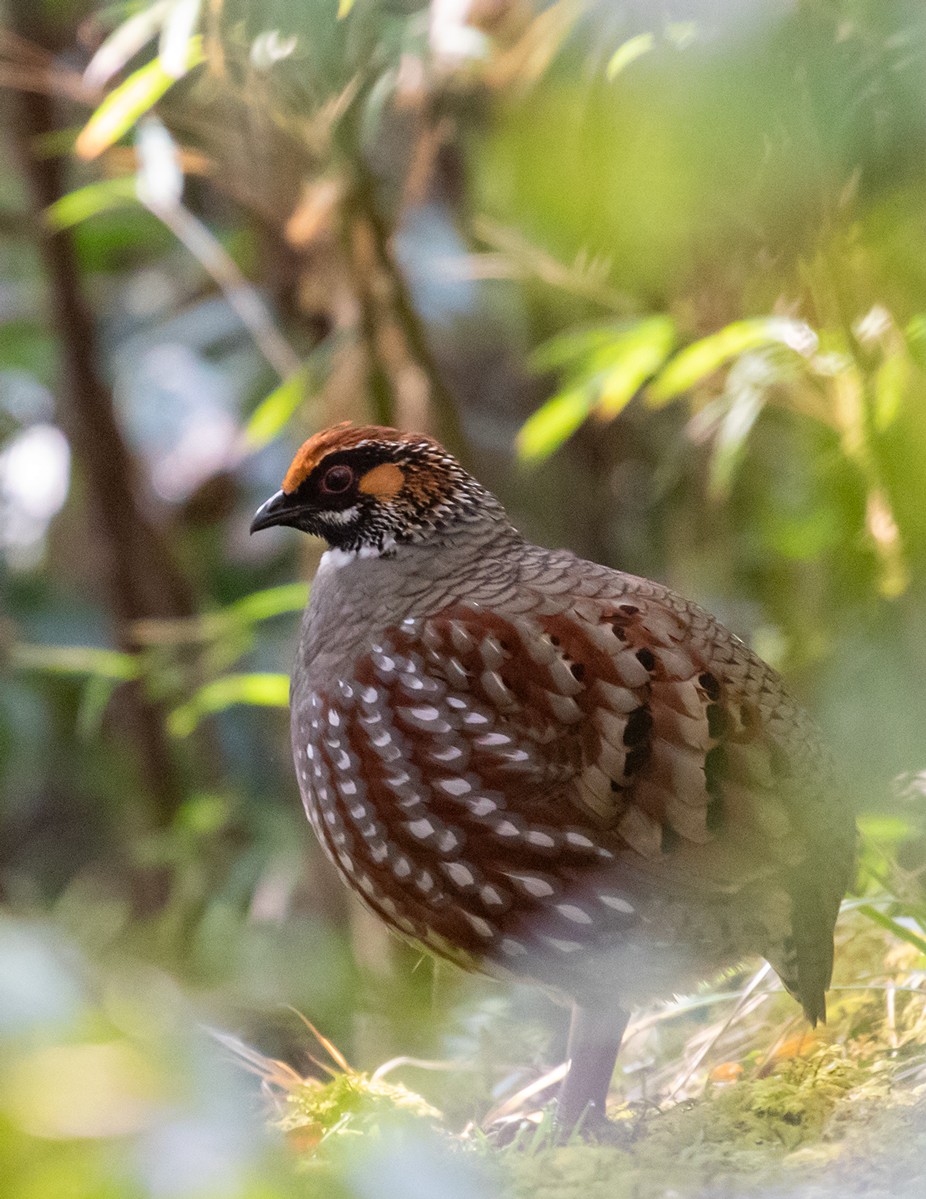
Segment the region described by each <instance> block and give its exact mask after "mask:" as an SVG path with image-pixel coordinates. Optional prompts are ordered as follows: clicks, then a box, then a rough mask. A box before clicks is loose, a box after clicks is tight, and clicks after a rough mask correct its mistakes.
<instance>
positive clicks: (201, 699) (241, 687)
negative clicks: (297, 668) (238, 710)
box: [167, 674, 289, 737]
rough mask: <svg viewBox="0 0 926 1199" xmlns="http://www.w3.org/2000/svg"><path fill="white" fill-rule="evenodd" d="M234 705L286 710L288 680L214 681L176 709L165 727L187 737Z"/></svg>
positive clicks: (235, 677)
mask: <svg viewBox="0 0 926 1199" xmlns="http://www.w3.org/2000/svg"><path fill="white" fill-rule="evenodd" d="M235 704H248V705H252V706H257V707H266V708H285V707H287V706H288V704H289V677H288V676H287V675H285V674H226V675H223V676H222V677H221V678H219V679H213V681H212V682H211V683H206V685H205V686H204V687H200V689H199V690H198V691H197V692H196V694H195V695H194V696H193V698H192V699H190V700H189V701H188V702H187V703H185V704H182V705H181V706H180V707H179V708H175V709H174V710H173V712H171V714H170V716H169V717H168V722H167V727H168V729H169V730H170V732H171V733H172V734H173V735H174V736H175V737H188V736H189V735H190V733H192V732H193V730H194V729H195V728H196V726H197V725H198V724H199V722H200V721H201V720H202V719H203V718H204V717H206V716H210V715H212V714H213V713H215V712H222V711H224V710H225V709H226V708H230V707H232V706H234V705H235Z"/></svg>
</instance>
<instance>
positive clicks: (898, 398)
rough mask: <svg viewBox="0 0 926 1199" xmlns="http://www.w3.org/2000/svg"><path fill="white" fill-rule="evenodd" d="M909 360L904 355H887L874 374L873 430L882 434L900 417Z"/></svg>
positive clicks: (905, 389) (906, 387) (907, 380)
mask: <svg viewBox="0 0 926 1199" xmlns="http://www.w3.org/2000/svg"><path fill="white" fill-rule="evenodd" d="M910 365H911V364H910V360H909V358H907V356H906V355H905V354H902V353H900V354H899V353H894V354H889V355H888V357H887V358H885V360H884V362H882V363H881V365H880V366H879V367H878V369H877V372H876V373H875V394H874V405H873V407H874V418H875V428H876V429H877V430H878V432H879V433H884V432H885V431H886V430H887V429H889V428H890V427H891V425H892V424H893V423H894V421H895V420H896V419H897V417H898V416H899V415H900V412H901V409H902V407H903V402H904V397H905V396H906V394H907V391H908V388H909V386H910V373H911V371H910Z"/></svg>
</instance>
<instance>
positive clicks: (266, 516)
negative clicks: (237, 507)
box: [251, 491, 301, 533]
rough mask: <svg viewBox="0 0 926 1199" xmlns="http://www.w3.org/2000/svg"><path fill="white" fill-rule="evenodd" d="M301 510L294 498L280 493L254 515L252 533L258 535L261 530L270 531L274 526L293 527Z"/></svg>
mask: <svg viewBox="0 0 926 1199" xmlns="http://www.w3.org/2000/svg"><path fill="white" fill-rule="evenodd" d="M300 508H301V505H300V504H298V503H297V502H296V501H295V499H294V498H293V496H291V495H287V494H286V492H285V491H278V492H277V493H276V495H272V496H271V497H270V499H269V500H267V502H266V503H264V504H261V506H260V507H259V508H258V509H257V511H256V512H255V513H254V519H253V520H252V521H251V532H252V533H256V532H257V531H258V530H259V529H269V528H271V527H272V526H273V525H292V524H294V523H295V518H296V515H297V513H298V512H299V511H300Z"/></svg>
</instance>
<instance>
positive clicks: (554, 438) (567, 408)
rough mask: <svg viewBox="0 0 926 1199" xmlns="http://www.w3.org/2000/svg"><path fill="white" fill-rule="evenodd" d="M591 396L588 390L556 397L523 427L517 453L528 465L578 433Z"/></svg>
mask: <svg viewBox="0 0 926 1199" xmlns="http://www.w3.org/2000/svg"><path fill="white" fill-rule="evenodd" d="M591 406H592V395H591V393H590V391H589V390H588V388H585V387H576V388H572V389H571V390H569V391H564V392H561V393H560V394H559V395H555V396H554V397H553V398H552V399H551V400H547V402H546V403H545V404H544V405H543V406H542V407H541V408H538V409H537V411H536V412H535V413H534V414H533V416H530V417H528V419H527V420H526V421H525V422H524V424H523V425H522V426H521V429H520V431H519V432H518V436H517V442H516V445H517V450H518V454H519V456H520V457H521V458H523V459H524V460H525V461H527V462H541V461H542V460H543V459H544V458H549V456H550V455H551V454H552V453H553V451H554V450H557V449H559V447H560V446H561V445H562V444H563V442H564V441H565V440H566V439H567V438H569V437H571V436H572V434H573V433H575V431H576V429H578V427H579V426H580V425H581V424H582V422H583V421H584V420H585V418H586V417H587V416H588V414H589V410H590V409H591Z"/></svg>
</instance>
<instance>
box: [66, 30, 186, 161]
mask: <svg viewBox="0 0 926 1199" xmlns="http://www.w3.org/2000/svg"><path fill="white" fill-rule="evenodd" d="M205 61H206V56H205V53H204V51H203V39H202V38H201V37H199V36H197V37H194V38H191V39H190V42H189V45H188V47H187V57H186V70H187V71H191V70H192V69H193V68H194V67H196V66H199V65H200V64H201V63H203V62H205ZM176 82H177V77H176V76H174V75H171V74H168V72H167V71H165V70H164V66H163V64H162V63H161V60H160V59H159V58H156V59H155V60H154V61H153V62H149V63H146V65H145V66H143V67H139V69H138V70H137V71H134V72H133V73H132V74H131V75H130V76H129V77H128V79H126V80H125V81H124V82H123V83H121V84H120V85H119V86H118V87H117V88H115V89H114V90H113V91H111V92H110V93H109V95H108V96H107V97H106V99H105V100H104V101H103V102H102V104H101V105H100V106H99V108H97V110H96V112H94V114H93V116H92V117H91V118H90V120H89V121H88V122H87V124H86V125H85V126H84V127H83V129H82V130H81V131H80V134H79V136H78V138H77V141H76V142H75V144H74V149H75V150H76V152H77V154H78V155H79V156H80V157H81V158H88V159H89V158H96V157H97V156H98V155H100V154H102V152H103V151H104V150H106V149H108V148H109V147H110V146H111V145H112V144H113V143H114V142H117V141H118V140H119V138H120V137H122V135H123V134H124V133H127V132H128V130H129V129H131V128H132V126H133V125H134V124H135V122H136V121H137V120H138V119H139V118H140V117H142V116H144V114H145V113H146V112H148V111H149V109H151V108H153V107H154V105H155V104H157V102H158V100H160V99H161V97H162V96H163V95H164V93H165V92H166V91H167V90H168V89H169V88H170V87H172V86H173V84H175V83H176Z"/></svg>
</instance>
